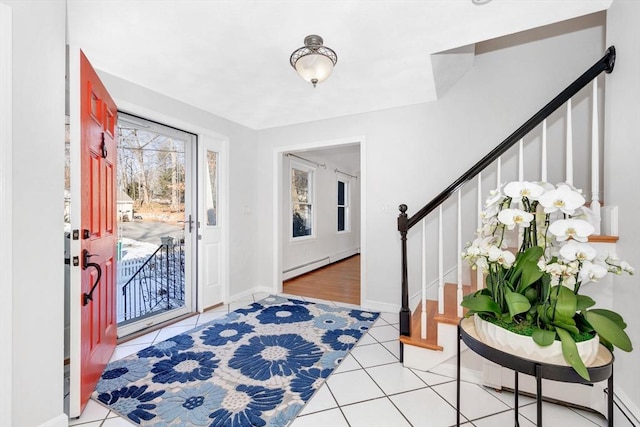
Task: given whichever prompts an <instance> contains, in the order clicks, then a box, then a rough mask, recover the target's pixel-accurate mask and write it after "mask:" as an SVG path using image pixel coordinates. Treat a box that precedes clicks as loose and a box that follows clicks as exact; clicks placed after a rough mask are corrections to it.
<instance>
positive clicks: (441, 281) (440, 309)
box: [438, 205, 444, 314]
mask: <svg viewBox="0 0 640 427" xmlns="http://www.w3.org/2000/svg"><path fill="white" fill-rule="evenodd" d="M443 258H444V250H443V238H442V205H440V207H439V208H438V313H440V314H443V313H444V261H443Z"/></svg>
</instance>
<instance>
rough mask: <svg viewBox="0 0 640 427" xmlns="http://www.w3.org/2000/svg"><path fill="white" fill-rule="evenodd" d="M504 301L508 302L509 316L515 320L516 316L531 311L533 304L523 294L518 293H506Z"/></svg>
mask: <svg viewBox="0 0 640 427" xmlns="http://www.w3.org/2000/svg"><path fill="white" fill-rule="evenodd" d="M504 299H505V300H506V301H507V307H508V308H509V315H510V316H511V317H512V318H513V316H515V315H516V314H520V313H524V312H526V311H529V309H530V308H531V303H530V302H529V300H528V299H527V297H525V296H524V295H522V294H518V293H516V292H511V291H506V292H505V294H504Z"/></svg>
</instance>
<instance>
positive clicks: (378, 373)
mask: <svg viewBox="0 0 640 427" xmlns="http://www.w3.org/2000/svg"><path fill="white" fill-rule="evenodd" d="M366 371H367V372H368V373H369V375H370V376H371V378H373V380H374V381H375V382H376V384H378V386H379V387H380V388H381V389H382V391H384V393H385V394H386V395H390V394H396V393H402V392H405V391H409V390H415V389H418V388H424V387H426V385H425V383H424V382H423V381H422V380H420V378H418V376H417V375H415V374H414V373H413V372H411V370H410V369H409V368H405V367H404V366H402V364H401V363H392V364H389V365H382V366H375V367H373V368H368V369H367V370H366ZM347 418H348V417H347Z"/></svg>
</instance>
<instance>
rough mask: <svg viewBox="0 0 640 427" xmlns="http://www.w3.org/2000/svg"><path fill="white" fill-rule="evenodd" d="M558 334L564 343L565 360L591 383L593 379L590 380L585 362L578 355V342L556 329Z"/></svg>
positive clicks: (563, 331)
mask: <svg viewBox="0 0 640 427" xmlns="http://www.w3.org/2000/svg"><path fill="white" fill-rule="evenodd" d="M556 332H557V333H558V336H559V337H560V341H561V342H562V355H563V356H564V360H566V361H567V363H568V364H569V365H571V366H572V367H573V369H575V371H576V372H577V373H578V375H580V376H581V377H582V378H584V379H585V380H587V381H590V380H591V378H589V372H588V371H587V367H586V366H584V362H583V361H582V359H581V358H580V355H579V354H578V347H577V346H576V342H575V341H574V340H573V337H572V336H571V334H570V333H569V332H567V331H565V330H564V329H556Z"/></svg>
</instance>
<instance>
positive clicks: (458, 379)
mask: <svg viewBox="0 0 640 427" xmlns="http://www.w3.org/2000/svg"><path fill="white" fill-rule="evenodd" d="M461 338H462V335H461V333H460V324H458V365H457V367H456V372H457V375H456V426H458V427H460V339H461Z"/></svg>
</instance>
